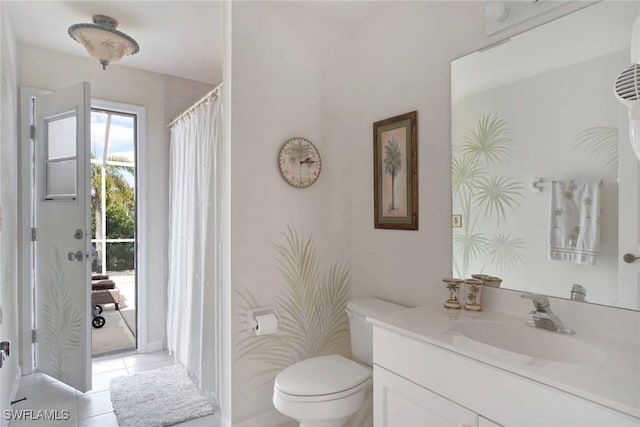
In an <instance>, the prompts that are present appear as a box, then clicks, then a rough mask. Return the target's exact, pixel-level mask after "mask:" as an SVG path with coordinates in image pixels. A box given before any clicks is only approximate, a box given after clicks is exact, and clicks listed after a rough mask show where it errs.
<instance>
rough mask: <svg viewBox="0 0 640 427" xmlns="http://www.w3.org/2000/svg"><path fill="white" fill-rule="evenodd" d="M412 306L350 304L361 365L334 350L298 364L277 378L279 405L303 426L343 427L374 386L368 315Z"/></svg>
mask: <svg viewBox="0 0 640 427" xmlns="http://www.w3.org/2000/svg"><path fill="white" fill-rule="evenodd" d="M402 308H406V307H404V306H401V305H398V304H394V303H390V302H387V301H383V300H380V299H377V298H373V297H369V298H364V299H361V300H355V301H350V302H348V303H347V313H348V314H349V325H350V331H351V351H352V353H353V355H354V357H356V358H357V359H358V360H361V361H362V362H364V363H366V364H367V365H368V366H365V365H364V364H361V363H357V362H355V361H353V360H350V359H347V358H346V357H343V356H340V355H337V354H333V355H329V356H319V357H313V358H311V359H306V360H302V361H300V362H297V363H294V364H293V365H291V366H289V367H288V368H286V369H284V370H283V371H282V372H280V373H279V374H278V375H277V376H276V380H275V384H274V386H273V405H274V406H275V407H276V409H277V410H278V411H280V413H282V414H284V415H287V416H289V417H291V418H294V419H296V420H297V421H298V422H299V423H300V427H341V426H342V425H344V423H345V422H346V421H347V419H348V418H349V417H350V416H351V415H353V414H355V413H356V412H357V411H358V410H359V409H360V407H362V406H363V403H364V399H365V396H366V395H367V391H368V389H369V388H370V386H371V384H372V379H371V373H372V370H371V368H370V366H371V365H372V364H373V339H372V335H373V327H372V325H371V324H370V323H368V322H367V321H366V317H367V316H372V315H379V314H383V313H387V312H389V311H393V310H398V309H402Z"/></svg>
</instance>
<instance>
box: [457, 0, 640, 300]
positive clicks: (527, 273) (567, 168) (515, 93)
mask: <svg viewBox="0 0 640 427" xmlns="http://www.w3.org/2000/svg"><path fill="white" fill-rule="evenodd" d="M639 15H640V2H639V1H630V2H625V1H602V2H599V3H596V4H593V5H590V6H588V7H585V8H583V9H581V10H578V11H576V12H573V13H571V14H569V15H566V16H564V17H561V18H559V19H556V20H554V21H551V22H548V23H546V24H544V25H541V26H539V27H536V28H534V29H531V30H529V31H526V32H524V33H521V34H519V35H516V36H514V37H511V38H510V39H508V40H505V41H504V43H501V44H498V45H494V47H491V48H487V49H483V50H479V51H477V52H474V53H472V54H470V55H467V56H464V57H462V58H459V59H456V60H454V61H453V62H452V64H451V82H452V91H451V92H452V103H451V104H452V112H451V118H452V120H451V121H452V132H451V136H452V157H451V169H452V203H453V206H452V214H453V218H452V227H453V228H452V240H453V245H452V246H453V256H452V264H453V265H452V271H453V274H454V276H455V277H461V278H465V277H470V276H472V275H473V274H484V275H487V276H492V277H497V278H499V279H502V281H501V282H500V281H499V280H493V281H492V282H488V284H489V285H492V286H500V287H501V288H505V289H512V290H518V291H525V292H536V293H541V294H545V295H549V296H554V297H561V298H570V296H571V289H572V287H573V285H574V284H578V285H580V286H582V287H583V288H584V289H585V290H586V302H591V303H597V304H604V305H611V306H616V307H623V308H630V309H635V310H637V309H639V308H640V291H639V288H638V281H639V277H640V261H636V262H635V263H632V264H629V263H626V262H624V261H623V255H624V254H625V253H632V254H635V255H636V256H637V255H640V254H639V253H638V252H639V251H638V248H639V242H640V233H639V226H638V223H639V218H640V215H639V214H640V212H639V200H640V199H639V197H638V192H639V186H638V183H639V179H638V177H639V172H638V171H639V168H640V162H638V160H636V158H635V157H634V155H633V151H632V149H631V146H630V144H629V132H628V120H627V109H626V108H625V107H623V106H622V105H621V104H620V103H619V102H618V101H617V99H616V97H615V95H614V92H613V84H614V82H615V80H616V78H617V76H618V75H619V74H620V73H621V72H622V71H623V70H624V69H625V68H626V67H627V66H628V65H629V63H630V38H631V29H632V26H633V21H634V20H635V18H636V17H637V16H639ZM572 180H573V181H574V184H575V185H577V186H579V187H580V188H581V189H582V188H583V186H586V187H584V188H585V192H584V196H581V197H582V199H580V201H579V202H577V204H575V206H574V208H571V209H568V208H567V209H564V207H563V203H565V202H563V201H562V198H561V197H560V196H558V194H561V193H562V192H561V191H560V188H559V187H557V186H556V185H552V182H553V181H560V182H563V183H565V184H567V183H569V184H570V181H572ZM593 183H596V184H595V185H594V184H593ZM597 183H602V184H601V185H600V186H598V185H597ZM554 186H555V187H556V190H554V189H553V188H552V187H554ZM594 187H597V188H598V189H597V190H595V189H594ZM571 188H574V187H571ZM593 191H595V192H596V193H595V194H593V197H591V196H590V194H591V193H589V192H593ZM564 194H567V193H566V189H565V193H564ZM559 197H560V198H559ZM567 197H568V195H567ZM597 197H599V198H600V209H599V212H598V209H597V206H596V205H597V204H596V203H594V198H597ZM552 198H555V201H554V202H553V203H552ZM578 204H579V205H580V206H578ZM575 209H577V213H576V212H574V210H575ZM567 212H569V214H570V215H577V216H578V217H579V218H582V219H584V218H592V215H597V217H596V219H595V220H594V221H593V222H592V223H591V224H592V225H593V226H594V228H592V229H591V231H590V233H591V234H590V235H591V236H594V234H593V233H594V232H597V231H599V245H596V246H597V248H596V249H594V242H593V241H589V242H587V241H585V240H584V239H583V240H581V241H580V242H577V243H576V244H578V249H580V250H584V251H593V252H597V254H596V255H595V258H594V259H595V261H594V263H593V264H592V265H591V264H578V263H575V262H573V261H564V260H550V244H551V243H555V240H554V239H558V238H559V237H558V235H554V233H564V234H562V236H560V237H561V238H562V239H565V240H563V241H565V242H566V238H567V236H569V241H570V242H571V233H573V232H574V231H575V230H572V228H571V227H568V226H566V224H565V225H563V227H564V228H563V227H560V229H559V230H558V226H557V223H554V221H556V220H558V219H559V218H561V215H565V214H567ZM562 218H566V217H562ZM596 226H597V228H595V227H596ZM554 236H555V237H554ZM581 239H582V238H581ZM587 240H588V239H587ZM580 245H582V246H580Z"/></svg>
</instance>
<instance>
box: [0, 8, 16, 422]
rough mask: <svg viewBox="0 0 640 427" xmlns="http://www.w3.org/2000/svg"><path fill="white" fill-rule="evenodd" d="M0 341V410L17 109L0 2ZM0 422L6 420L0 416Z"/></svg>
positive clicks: (11, 366) (12, 54)
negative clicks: (0, 361)
mask: <svg viewBox="0 0 640 427" xmlns="http://www.w3.org/2000/svg"><path fill="white" fill-rule="evenodd" d="M0 32H1V33H0V52H1V57H0V138H1V140H0V209H1V211H0V313H1V314H0V316H1V320H0V341H5V340H6V341H10V342H11V355H10V357H9V358H7V359H6V360H5V361H4V364H3V366H2V369H0V411H4V410H6V409H10V406H9V403H10V402H11V401H12V400H13V399H14V398H15V392H16V389H17V384H18V382H17V380H18V377H19V375H20V370H19V368H18V353H19V345H18V343H19V334H18V255H17V250H16V248H17V247H18V215H17V214H18V210H17V209H18V171H17V165H18V138H17V129H18V122H17V117H18V110H17V99H18V98H17V86H16V54H17V52H16V44H15V40H14V37H13V31H12V28H11V24H10V22H9V19H8V16H7V13H6V12H5V10H4V5H3V4H2V3H0ZM0 424H1V425H3V426H5V425H7V424H8V421H7V420H5V419H4V417H2V420H1V421H0Z"/></svg>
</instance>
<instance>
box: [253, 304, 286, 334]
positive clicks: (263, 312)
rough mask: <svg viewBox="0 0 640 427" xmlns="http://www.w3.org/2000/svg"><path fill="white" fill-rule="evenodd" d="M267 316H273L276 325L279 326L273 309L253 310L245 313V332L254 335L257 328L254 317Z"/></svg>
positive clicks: (278, 318)
mask: <svg viewBox="0 0 640 427" xmlns="http://www.w3.org/2000/svg"><path fill="white" fill-rule="evenodd" d="M267 314H273V315H274V316H276V320H277V321H278V325H279V324H280V316H279V315H278V312H277V311H276V308H275V307H261V308H254V309H252V310H249V311H248V312H247V324H248V327H247V332H250V333H254V332H255V331H256V329H257V328H258V321H257V320H256V316H264V315H267Z"/></svg>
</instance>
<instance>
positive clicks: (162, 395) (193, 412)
mask: <svg viewBox="0 0 640 427" xmlns="http://www.w3.org/2000/svg"><path fill="white" fill-rule="evenodd" d="M110 390H111V402H112V404H113V409H114V411H115V413H116V417H117V418H118V424H119V425H120V427H140V426H145V427H164V426H171V425H174V424H177V423H181V422H183V421H187V420H191V419H193V418H199V417H204V416H206V415H211V414H213V413H214V412H215V409H216V408H215V407H214V405H213V404H212V403H211V402H210V401H208V400H207V399H205V398H204V397H203V396H202V395H201V394H200V392H199V391H198V389H197V388H196V386H195V384H193V382H192V381H191V379H190V378H189V376H188V375H187V371H186V370H185V369H184V367H183V366H182V365H180V364H175V365H171V366H167V367H164V368H160V369H154V370H152V371H143V372H140V373H137V374H135V375H130V376H128V377H119V378H114V379H113V380H112V381H111V388H110Z"/></svg>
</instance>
